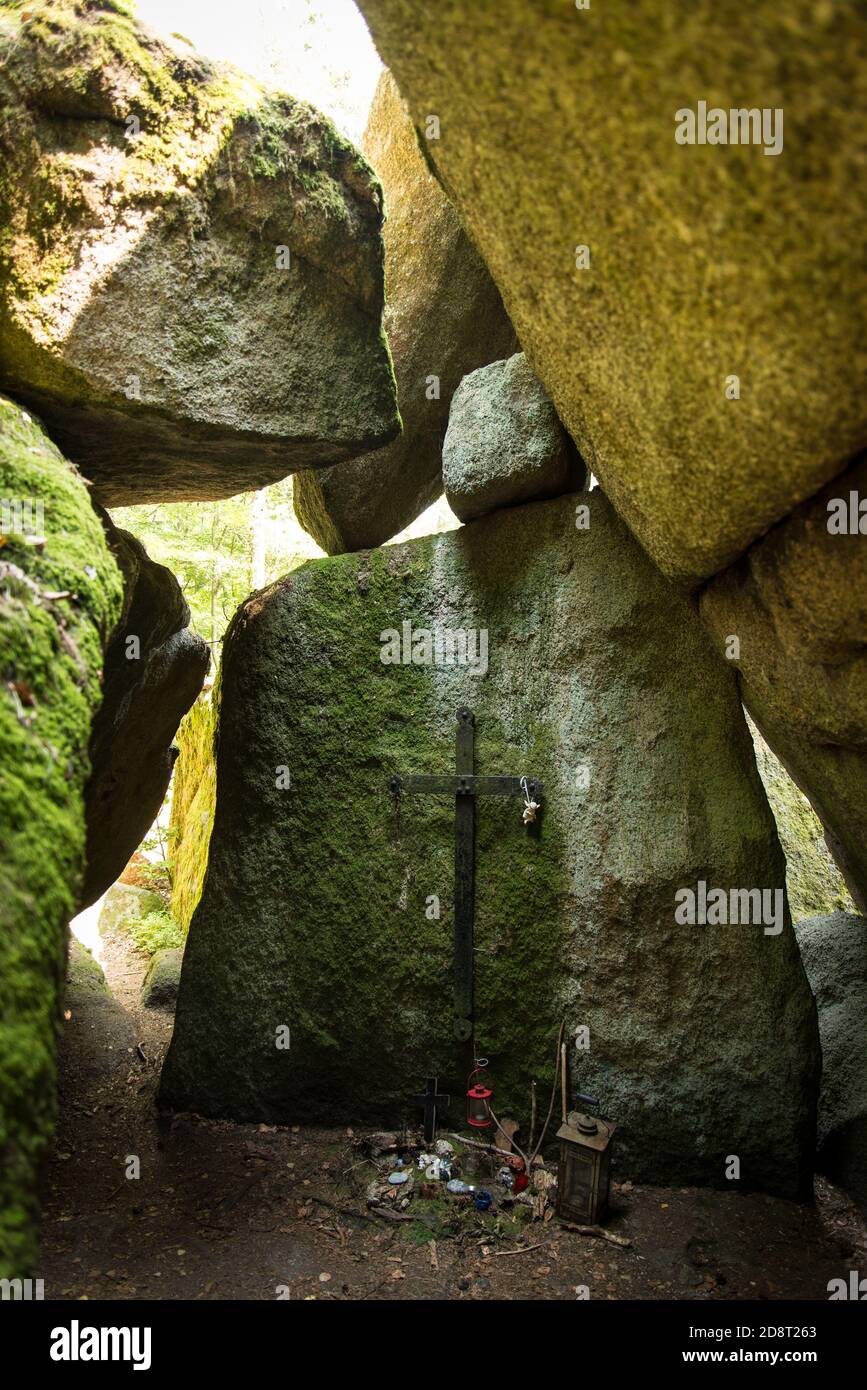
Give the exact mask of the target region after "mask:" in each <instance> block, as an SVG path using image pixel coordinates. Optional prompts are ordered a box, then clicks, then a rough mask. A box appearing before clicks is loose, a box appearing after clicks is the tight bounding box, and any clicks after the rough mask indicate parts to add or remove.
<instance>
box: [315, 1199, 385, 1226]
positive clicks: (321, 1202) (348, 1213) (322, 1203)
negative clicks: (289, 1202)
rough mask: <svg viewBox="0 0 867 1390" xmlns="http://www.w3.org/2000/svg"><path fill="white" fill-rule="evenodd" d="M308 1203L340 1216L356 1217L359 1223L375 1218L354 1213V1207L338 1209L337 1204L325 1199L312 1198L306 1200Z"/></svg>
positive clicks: (360, 1212)
mask: <svg viewBox="0 0 867 1390" xmlns="http://www.w3.org/2000/svg"><path fill="white" fill-rule="evenodd" d="M305 1200H306V1201H308V1202H317V1203H318V1204H319V1206H320V1207H328V1209H329V1210H330V1211H336V1212H337V1214H338V1216H354V1217H356V1219H357V1220H359V1221H372V1220H373V1218H372V1217H371V1216H368V1215H367V1213H366V1212H363V1211H354V1210H353V1209H352V1207H338V1206H337V1205H336V1203H335V1202H328V1201H326V1199H325V1198H324V1197H313V1196H310V1197H308V1198H306V1199H305Z"/></svg>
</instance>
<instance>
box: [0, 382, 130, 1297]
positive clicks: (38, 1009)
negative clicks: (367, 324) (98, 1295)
mask: <svg viewBox="0 0 867 1390" xmlns="http://www.w3.org/2000/svg"><path fill="white" fill-rule="evenodd" d="M0 501H2V502H3V504H4V508H3V510H4V526H0V531H2V535H0V542H2V544H0V768H2V776H0V825H2V826H3V836H2V843H0V1000H2V1007H0V1275H4V1276H5V1275H26V1274H27V1273H29V1272H30V1271H31V1270H32V1269H33V1267H34V1261H35V1257H36V1243H35V1227H34V1223H35V1213H36V1200H35V1183H36V1174H37V1169H38V1165H39V1162H40V1159H41V1156H42V1154H43V1152H44V1149H45V1144H46V1141H47V1139H48V1137H49V1135H50V1132H51V1127H52V1123H53V1117H54V1106H55V1098H54V1079H55V1033H56V1029H57V1026H58V1021H59V1012H60V999H61V991H62V985H63V978H64V970H65V960H66V924H67V922H68V921H69V919H70V917H71V916H72V915H73V912H74V910H75V905H76V902H77V897H78V893H79V889H80V885H81V879H82V871H83V867H84V840H85V828H84V786H85V782H86V780H87V777H88V773H89V770H90V769H89V761H88V739H89V736H90V727H91V721H92V719H93V716H94V713H95V711H96V710H97V708H98V707H99V703H100V699H101V697H102V687H101V678H102V654H103V647H104V644H105V642H106V640H107V638H108V634H109V633H110V631H111V629H112V627H113V626H114V623H115V621H116V618H117V616H118V614H119V612H120V606H121V593H122V582H121V576H120V573H119V571H118V569H117V566H116V564H115V562H114V559H113V558H112V556H111V553H110V551H109V549H108V546H107V544H106V540H105V536H104V534H103V530H102V526H101V524H100V521H99V518H98V517H97V516H96V513H95V512H94V510H93V507H92V506H91V503H90V498H89V496H88V492H87V488H86V487H85V485H84V483H83V481H82V479H81V478H80V477H79V475H78V473H77V472H76V470H75V469H74V468H73V467H72V465H71V464H69V463H68V462H67V461H66V459H64V458H63V457H62V455H61V454H60V453H59V451H58V450H57V449H56V448H55V447H54V445H53V444H51V443H50V441H49V440H48V439H47V438H46V436H45V434H44V433H43V431H42V429H41V428H40V426H39V425H38V424H37V422H36V421H35V420H34V419H32V418H31V416H30V415H29V414H28V413H27V412H25V411H23V410H22V409H21V408H20V407H19V406H17V405H14V404H12V402H10V401H8V400H5V399H0ZM7 509H8V515H5V514H6V513H7ZM40 509H41V511H42V516H41V517H40ZM16 516H18V517H20V518H21V522H20V525H17V524H16ZM37 519H40V520H42V521H43V527H42V528H40V531H41V533H40V534H37V533H36V532H31V533H30V534H27V532H28V531H29V530H30V526H31V525H32V523H33V522H34V521H35V520H37ZM10 522H11V525H10Z"/></svg>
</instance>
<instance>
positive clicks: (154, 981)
mask: <svg viewBox="0 0 867 1390" xmlns="http://www.w3.org/2000/svg"><path fill="white" fill-rule="evenodd" d="M181 958H182V952H181V950H180V948H179V947H177V946H169V947H166V948H164V949H163V950H161V951H155V952H154V956H153V959H152V960H151V963H150V966H149V967H148V973H147V975H146V976H145V979H144V984H143V985H142V990H141V1002H142V1004H143V1005H144V1007H145V1008H146V1009H173V1008H174V1007H175V1001H176V999H177V997H178V981H179V980H180V978H181Z"/></svg>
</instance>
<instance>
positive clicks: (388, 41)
mask: <svg viewBox="0 0 867 1390" xmlns="http://www.w3.org/2000/svg"><path fill="white" fill-rule="evenodd" d="M359 4H360V8H361V10H362V12H363V14H364V16H365V18H366V19H367V21H368V24H369V26H370V30H371V33H372V35H373V39H374V42H375V44H376V46H377V49H378V50H379V53H380V55H381V57H382V59H383V61H384V62H385V63H387V65H388V67H389V68H390V69H391V71H392V72H393V73H394V76H395V79H396V81H397V83H398V86H399V87H400V90H401V93H402V95H403V96H404V98H405V99H406V100H407V102H408V104H409V107H410V110H411V112H412V115H413V119H414V121H415V124H416V127H417V128H418V130H419V134H420V138H421V139H423V140H425V144H426V150H427V154H428V156H429V158H430V159H431V161H432V163H433V164H434V165H435V167H436V169H437V170H438V172H439V174H440V176H441V178H442V182H443V184H444V186H445V188H446V191H447V192H448V194H449V196H450V197H451V199H452V201H453V203H454V205H455V207H456V208H457V210H458V213H459V215H460V217H461V219H462V221H463V223H464V226H465V227H466V229H467V231H468V233H469V235H470V236H471V237H472V239H473V241H474V242H475V244H476V246H477V247H478V249H479V251H480V252H481V254H482V256H483V257H484V259H485V261H486V262H487V265H488V267H489V269H490V271H491V274H492V276H493V278H494V280H495V282H496V284H497V285H498V287H499V289H500V291H501V293H502V295H503V301H504V303H505V305H506V309H507V310H508V312H509V315H510V318H511V320H512V323H513V324H514V326H515V329H516V331H517V334H518V337H519V339H520V343H521V347H522V348H523V350H524V351H525V352H526V354H527V356H528V358H529V360H530V363H531V365H532V366H533V368H534V370H535V371H536V373H537V375H538V376H539V378H540V380H541V381H542V383H543V385H544V386H545V388H546V389H547V391H548V393H549V395H550V396H551V398H552V400H553V402H554V405H555V406H556V408H557V413H558V414H559V416H560V418H561V420H562V421H563V423H564V425H565V426H566V428H567V429H568V430H569V432H570V434H571V435H572V437H573V438H574V439H575V441H576V443H577V444H578V446H579V449H580V451H581V454H582V456H583V458H584V459H585V460H586V462H587V464H588V466H589V467H590V468H591V469H592V471H593V473H594V474H595V475H596V476H597V477H598V478H599V479H600V480H601V482H602V484H603V486H604V487H605V489H606V491H607V493H608V495H609V496H610V498H611V500H612V502H613V503H614V506H615V507H616V509H617V510H618V512H619V513H620V515H621V516H622V517H623V518H624V519H625V520H626V521H627V522H628V524H629V526H630V528H631V529H632V530H633V532H634V533H635V535H637V536H638V538H639V540H640V541H641V543H642V545H643V546H644V547H645V549H646V550H647V551H648V552H649V554H650V555H651V556H652V557H653V558H654V560H656V562H657V563H658V564H659V565H660V566H661V568H662V569H663V570H664V571H665V572H666V573H667V574H669V575H672V576H676V577H677V578H678V579H679V580H682V581H683V582H685V583H693V582H695V581H696V580H699V579H702V578H704V577H706V576H709V575H711V574H714V573H715V572H716V571H718V570H721V569H723V568H724V567H725V566H726V565H728V564H729V563H730V562H731V561H732V560H734V559H735V558H736V557H737V556H738V555H739V554H740V553H741V552H742V551H743V550H744V549H745V548H746V547H747V546H748V545H749V544H750V543H751V542H752V541H754V540H755V539H756V538H757V537H758V536H760V535H762V534H763V533H764V532H765V531H766V530H767V528H768V527H769V526H770V525H771V524H772V523H774V522H775V521H777V520H779V518H780V517H782V516H784V515H785V514H786V513H787V512H788V511H790V510H791V508H792V507H793V505H795V504H796V503H798V502H800V501H802V500H803V499H804V498H806V497H809V496H810V495H811V494H812V493H814V492H816V491H817V489H818V488H820V487H821V486H822V485H823V484H824V483H825V482H826V481H827V480H828V479H829V478H831V477H832V476H833V475H834V474H835V473H837V472H838V471H839V470H840V469H841V468H842V467H843V466H844V465H845V463H846V462H847V461H848V460H849V459H850V458H852V456H853V455H854V454H855V453H856V451H857V450H858V449H859V448H863V447H864V445H865V443H867V345H865V338H864V322H865V318H867V259H865V257H864V248H863V232H862V223H863V199H862V194H861V190H862V183H863V169H864V166H865V162H867V122H865V121H864V115H863V113H864V109H865V106H867V8H865V6H864V5H862V4H858V3H855V2H854V0H842V2H841V3H838V4H832V3H830V0H821V3H817V0H786V3H785V4H779V3H778V0H756V3H754V4H751V5H750V7H749V12H748V15H747V12H746V11H744V10H743V9H741V8H739V7H737V6H733V5H731V4H726V5H721V4H719V3H718V0H692V2H691V3H690V4H688V5H672V4H671V3H670V0H642V3H641V4H631V5H630V4H623V3H620V4H607V3H597V0H593V4H592V5H589V6H587V7H586V8H580V9H579V8H578V7H577V6H576V5H575V3H574V0H538V2H537V3H535V4H533V5H532V6H529V5H528V4H527V0H497V3H496V4H494V3H476V4H466V3H465V0H440V3H437V4H435V5H432V4H430V3H428V0H359ZM700 101H704V102H705V103H706V105H707V108H708V109H709V110H714V109H721V110H723V111H724V112H725V114H726V117H727V118H728V116H729V112H731V111H734V112H735V113H737V112H738V111H750V110H754V111H755V112H756V113H757V116H758V119H759V123H760V124H761V121H762V113H763V112H764V111H767V112H768V116H769V117H770V118H771V119H772V120H773V121H774V127H773V129H772V130H770V138H769V139H767V140H765V139H764V137H763V139H762V142H761V143H749V144H742V143H738V144H735V143H727V144H725V145H722V144H711V143H703V144H702V143H698V142H697V143H695V144H681V143H678V141H677V140H676V138H675V136H676V132H677V131H678V129H681V130H685V129H686V127H685V119H686V118H685V117H683V116H681V117H678V113H680V112H682V111H687V110H689V111H692V112H693V114H694V115H695V116H696V117H697V116H698V104H699V102H700ZM775 112H781V113H782V115H781V116H780V117H779V118H775V114H774V113H775ZM434 116H435V117H436V118H437V123H436V124H434V123H433V122H432V121H431V117H434ZM737 119H738V128H739V127H740V118H737ZM750 122H751V125H752V124H753V123H754V119H753V118H752V117H751V118H750ZM728 123H729V122H728V120H727V121H726V125H727V126H728ZM717 128H718V126H716V127H715V131H714V133H716V129H717ZM777 128H779V134H780V135H782V148H780V150H779V153H777V154H773V153H772V154H767V153H766V152H765V151H766V149H773V147H774V144H775V143H776V132H777ZM428 131H430V132H431V133H432V134H436V135H438V138H427V139H425V137H426V135H427V134H428ZM687 133H688V132H687ZM702 133H703V127H702ZM698 134H699V132H698V131H697V132H696V135H697V136H698ZM734 377H737V378H738V380H739V396H737V397H736V396H735V395H734V391H735V389H736V387H737V383H735V382H734V381H732V380H731V379H732V378H734Z"/></svg>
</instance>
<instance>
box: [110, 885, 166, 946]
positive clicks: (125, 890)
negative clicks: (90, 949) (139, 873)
mask: <svg viewBox="0 0 867 1390" xmlns="http://www.w3.org/2000/svg"><path fill="white" fill-rule="evenodd" d="M164 911H165V903H164V902H163V900H162V898H161V897H160V895H159V893H152V892H151V891H150V889H148V888H138V887H136V885H135V884H134V883H115V884H114V885H113V886H112V887H111V888H109V890H108V892H107V893H106V895H105V902H104V903H103V904H102V907H101V909H100V913H99V923H98V928H99V934H100V936H106V935H107V934H108V933H109V932H113V931H117V930H118V929H119V928H121V927H122V926H123V924H124V922H130V921H134V920H135V919H136V918H142V917H147V916H148V914H149V913H151V912H164Z"/></svg>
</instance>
